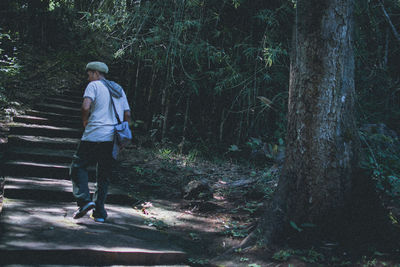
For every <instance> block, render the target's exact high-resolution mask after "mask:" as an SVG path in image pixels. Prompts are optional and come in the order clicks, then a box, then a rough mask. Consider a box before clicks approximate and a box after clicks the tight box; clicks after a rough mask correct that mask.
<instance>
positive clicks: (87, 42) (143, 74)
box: [0, 0, 400, 201]
mask: <svg viewBox="0 0 400 267" xmlns="http://www.w3.org/2000/svg"><path fill="white" fill-rule="evenodd" d="M295 6H296V1H295V0H270V1H265V0H251V1H250V0H221V1H211V0H169V1H165V0H151V1H150V0H149V1H145V0H143V1H140V0H139V1H133V0H101V1H94V0H52V1H50V0H12V1H11V0H2V1H1V2H0V102H1V103H0V104H1V105H2V107H4V108H6V107H8V106H9V105H10V103H12V102H13V101H20V102H22V103H25V104H29V103H33V102H35V101H37V100H38V99H40V98H41V97H43V96H44V95H47V94H51V93H52V92H55V91H57V90H63V89H66V87H68V86H74V87H76V88H74V89H78V88H81V89H82V90H83V88H84V87H85V85H86V74H85V72H84V68H85V65H86V63H87V62H89V61H93V60H98V61H104V62H106V63H107V64H108V65H109V67H110V73H109V76H108V77H109V78H110V79H111V80H115V81H117V82H118V83H120V84H121V85H122V86H123V88H124V89H125V91H126V93H127V96H128V100H129V102H130V105H131V107H132V110H133V117H134V122H135V123H134V127H135V131H136V132H137V133H141V134H143V135H145V136H147V137H148V138H149V139H150V140H151V141H152V142H161V143H164V144H175V145H177V146H176V147H177V149H179V150H180V152H181V153H192V154H196V155H204V156H210V155H211V156H212V155H214V152H217V154H218V155H224V156H228V157H231V158H235V159H237V158H241V159H245V160H250V161H252V160H254V162H255V163H259V161H257V160H259V159H260V158H261V162H262V164H264V163H268V162H270V163H271V162H275V161H277V160H279V157H280V153H281V152H282V150H283V147H284V145H285V144H284V140H285V134H286V133H285V129H286V123H287V122H286V115H287V101H288V83H289V67H290V66H289V65H290V62H289V61H290V60H289V57H290V49H291V40H292V32H293V25H294V22H295V20H296V19H297V17H296V9H295ZM385 14H387V16H386V15H385ZM354 17H355V38H354V40H355V41H354V52H355V62H356V63H355V70H356V75H355V85H356V94H357V95H356V108H357V123H358V126H359V129H360V134H361V135H360V136H361V141H362V147H363V151H364V154H365V155H366V156H365V157H363V161H362V162H361V165H362V167H363V168H365V169H366V170H368V171H370V172H371V175H372V176H373V178H374V179H375V181H376V185H377V189H378V191H379V192H381V193H383V195H385V196H388V197H390V201H398V200H399V194H400V181H399V180H400V179H399V175H400V160H399V148H398V146H397V144H398V137H397V134H398V133H399V131H400V121H399V115H400V78H399V69H400V53H399V52H400V51H399V50H400V49H399V48H400V46H399V44H400V39H399V37H398V33H397V31H396V29H400V2H399V1H397V0H386V1H384V2H383V1H379V0H371V1H367V0H363V1H356V6H355V16H354Z"/></svg>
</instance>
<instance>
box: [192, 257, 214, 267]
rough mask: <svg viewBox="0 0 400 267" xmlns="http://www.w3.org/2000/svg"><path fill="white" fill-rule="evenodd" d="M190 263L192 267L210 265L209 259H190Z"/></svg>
mask: <svg viewBox="0 0 400 267" xmlns="http://www.w3.org/2000/svg"><path fill="white" fill-rule="evenodd" d="M188 261H189V263H190V264H191V265H192V266H207V265H209V264H210V261H209V260H208V259H199V258H189V259H188Z"/></svg>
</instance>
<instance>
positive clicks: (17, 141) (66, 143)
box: [8, 135, 79, 150]
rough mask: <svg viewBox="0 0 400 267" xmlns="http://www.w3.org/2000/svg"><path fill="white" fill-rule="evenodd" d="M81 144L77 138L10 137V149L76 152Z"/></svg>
mask: <svg viewBox="0 0 400 267" xmlns="http://www.w3.org/2000/svg"><path fill="white" fill-rule="evenodd" d="M78 144H79V139H77V138H55V137H53V138H50V137H43V136H30V135H9V136H8V147H13V146H23V147H40V148H51V149H68V150H76V149H77V146H78Z"/></svg>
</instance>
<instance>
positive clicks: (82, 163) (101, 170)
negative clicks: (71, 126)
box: [70, 141, 114, 218]
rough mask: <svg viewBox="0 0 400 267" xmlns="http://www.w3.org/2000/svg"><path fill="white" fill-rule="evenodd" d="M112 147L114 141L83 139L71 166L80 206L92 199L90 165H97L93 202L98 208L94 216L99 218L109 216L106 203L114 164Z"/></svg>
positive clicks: (72, 179) (73, 183)
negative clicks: (89, 183)
mask: <svg viewBox="0 0 400 267" xmlns="http://www.w3.org/2000/svg"><path fill="white" fill-rule="evenodd" d="M112 148H113V142H88V141H81V142H80V144H79V146H78V150H77V152H76V153H75V155H74V158H73V160H72V164H71V168H70V177H71V181H72V188H73V194H74V197H75V198H76V200H77V204H78V206H79V207H82V206H83V205H85V204H86V203H88V202H89V201H92V200H91V198H90V192H89V185H88V182H89V175H88V174H89V172H88V167H89V166H91V165H96V191H95V192H94V195H93V202H95V203H96V208H95V209H94V210H93V216H94V217H98V218H106V217H107V212H106V210H105V209H104V203H105V201H106V197H107V190H108V185H109V179H110V177H111V172H112V166H113V164H114V159H113V158H112Z"/></svg>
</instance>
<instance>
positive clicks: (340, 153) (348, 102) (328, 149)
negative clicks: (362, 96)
mask: <svg viewBox="0 0 400 267" xmlns="http://www.w3.org/2000/svg"><path fill="white" fill-rule="evenodd" d="M352 11H353V1H352V0H298V1H297V11H296V24H295V30H294V34H293V47H292V57H291V68H290V84H289V105H288V106H289V111H288V128H287V138H286V144H287V146H286V159H285V163H284V167H283V170H282V176H281V179H280V181H279V184H278V188H277V191H276V194H275V196H274V199H273V201H272V203H271V206H270V207H269V210H268V211H267V213H266V214H265V216H264V220H263V225H262V227H263V228H264V233H265V237H266V239H267V240H268V241H272V242H274V240H276V239H277V238H280V237H282V235H283V234H284V233H287V232H288V231H287V230H289V229H291V228H296V227H299V228H301V227H302V226H301V225H303V224H304V223H307V224H308V225H309V224H315V225H317V226H319V227H329V224H330V223H331V222H333V221H335V220H334V219H335V218H339V217H341V212H342V211H343V209H344V207H345V203H346V199H347V197H348V196H349V193H350V190H351V185H352V177H353V175H354V169H355V168H356V165H357V151H358V141H357V140H358V138H357V131H356V125H355V120H354V116H353V105H354V56H353V49H352V31H353V19H352ZM290 225H291V226H292V227H291V226H290Z"/></svg>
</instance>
